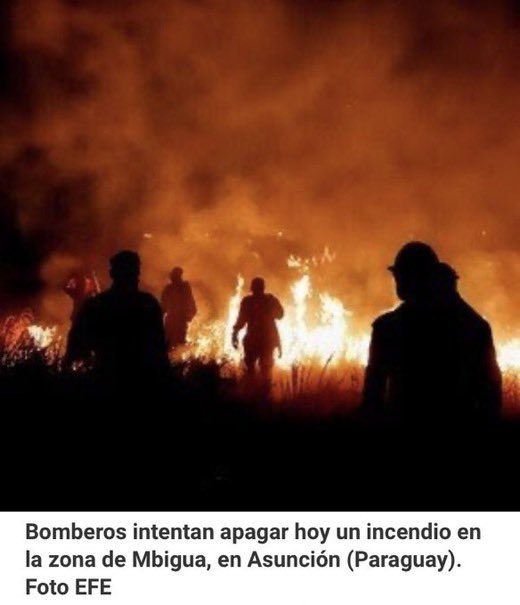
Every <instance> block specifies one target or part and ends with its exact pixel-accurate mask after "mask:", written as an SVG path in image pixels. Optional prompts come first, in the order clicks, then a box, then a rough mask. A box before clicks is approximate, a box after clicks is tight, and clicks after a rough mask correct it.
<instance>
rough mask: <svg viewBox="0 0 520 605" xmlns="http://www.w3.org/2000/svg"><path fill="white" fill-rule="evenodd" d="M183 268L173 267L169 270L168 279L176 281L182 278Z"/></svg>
mask: <svg viewBox="0 0 520 605" xmlns="http://www.w3.org/2000/svg"><path fill="white" fill-rule="evenodd" d="M183 273H184V269H183V268H182V267H174V268H173V269H172V270H171V271H170V279H171V281H172V282H178V281H181V280H182V275H183Z"/></svg>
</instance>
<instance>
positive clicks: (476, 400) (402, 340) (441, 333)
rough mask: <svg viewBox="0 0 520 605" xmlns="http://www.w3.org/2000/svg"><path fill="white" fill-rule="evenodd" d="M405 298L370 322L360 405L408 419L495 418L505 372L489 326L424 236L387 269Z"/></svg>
mask: <svg viewBox="0 0 520 605" xmlns="http://www.w3.org/2000/svg"><path fill="white" fill-rule="evenodd" d="M389 270H390V271H391V273H392V275H393V277H394V280H395V286H396V292H397V296H398V297H399V298H400V299H401V301H402V302H401V304H400V305H399V306H398V307H397V308H396V309H394V310H393V311H390V312H389V313H385V314H384V315H381V316H380V317H378V318H377V319H376V320H375V322H374V323H373V330H372V338H371V343H370V352H369V360H368V365H367V368H366V374H365V382H364V390H363V400H362V406H363V407H362V409H364V410H365V411H369V412H371V413H375V412H381V411H383V410H385V411H386V412H387V413H388V414H389V415H390V416H392V417H394V418H395V417H397V418H401V419H404V420H424V419H426V418H428V419H429V420H435V419H436V418H437V419H439V418H442V419H444V420H445V419H446V418H452V419H458V420H463V419H464V420H465V419H470V418H482V417H486V418H489V417H496V416H497V415H498V413H499V410H500V406H501V375H500V370H499V368H498V365H497V361H496V355H495V348H494V344H493V337H492V333H491V328H490V326H489V324H488V323H487V322H486V321H485V320H484V319H483V318H482V317H481V316H480V315H479V314H478V313H477V312H476V311H475V310H474V309H472V308H471V307H470V306H469V305H468V304H467V303H466V302H465V301H464V300H463V299H462V297H461V296H460V294H459V293H458V291H457V278H458V276H457V273H456V271H455V270H454V269H453V268H452V267H450V266H449V265H447V264H445V263H441V262H440V261H439V259H438V257H437V254H436V253H435V252H434V250H433V249H432V248H431V247H430V246H428V245H427V244H425V243H423V242H410V243H408V244H406V245H405V246H403V247H402V248H401V250H400V251H399V252H398V254H397V256H396V259H395V262H394V264H393V265H392V266H391V267H389Z"/></svg>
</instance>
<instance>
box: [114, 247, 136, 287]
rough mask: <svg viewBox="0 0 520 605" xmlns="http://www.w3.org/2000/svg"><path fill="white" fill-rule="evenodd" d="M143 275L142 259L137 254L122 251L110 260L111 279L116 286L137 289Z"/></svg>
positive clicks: (130, 251)
mask: <svg viewBox="0 0 520 605" xmlns="http://www.w3.org/2000/svg"><path fill="white" fill-rule="evenodd" d="M140 273H141V259H140V258H139V254H137V252H133V251H132V250H122V251H121V252H118V253H117V254H115V255H114V256H113V257H112V258H111V259H110V277H111V278H112V280H113V282H114V284H116V285H121V286H127V287H137V284H138V283H139V274H140Z"/></svg>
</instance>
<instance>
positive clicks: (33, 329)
mask: <svg viewBox="0 0 520 605" xmlns="http://www.w3.org/2000/svg"><path fill="white" fill-rule="evenodd" d="M27 332H28V333H29V336H30V337H31V338H32V340H33V343H34V346H35V347H36V348H37V349H40V350H41V349H47V348H48V347H50V346H51V345H52V344H53V342H54V339H55V337H56V332H57V328H56V327H52V328H44V327H42V326H38V325H36V324H33V325H31V326H29V327H28V328H27Z"/></svg>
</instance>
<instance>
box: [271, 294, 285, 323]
mask: <svg viewBox="0 0 520 605" xmlns="http://www.w3.org/2000/svg"><path fill="white" fill-rule="evenodd" d="M272 302H273V317H274V318H275V319H282V318H283V316H284V310H283V307H282V304H281V302H280V301H279V300H278V299H277V298H276V296H273V297H272Z"/></svg>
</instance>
